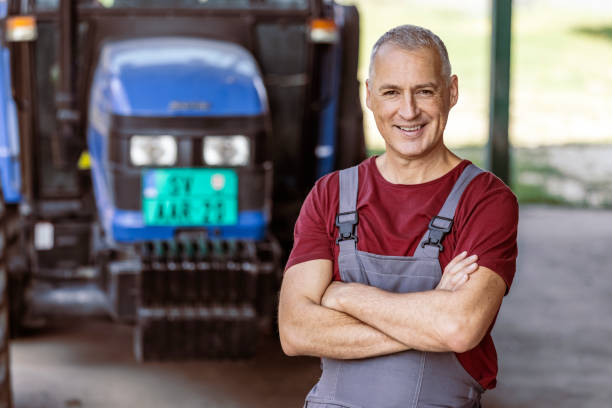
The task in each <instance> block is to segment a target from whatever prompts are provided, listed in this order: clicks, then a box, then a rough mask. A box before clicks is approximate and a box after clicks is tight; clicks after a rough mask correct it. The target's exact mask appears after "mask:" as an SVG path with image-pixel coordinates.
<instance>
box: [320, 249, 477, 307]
mask: <svg viewBox="0 0 612 408" xmlns="http://www.w3.org/2000/svg"><path fill="white" fill-rule="evenodd" d="M477 260H478V256H477V255H472V256H469V257H468V256H467V251H463V252H462V253H460V254H459V255H457V256H456V257H455V258H453V260H452V261H450V262H449V263H448V265H446V268H444V273H443V274H442V279H441V280H440V283H438V286H436V289H437V290H448V291H451V292H454V291H455V290H457V289H459V288H460V287H461V286H463V284H464V283H465V282H467V281H468V279H469V276H470V274H472V273H474V272H475V271H476V270H477V269H478V264H477V263H476V261H477ZM350 285H351V283H344V282H332V283H330V285H329V286H328V287H327V289H326V290H325V293H324V294H323V298H322V299H321V306H325V307H327V308H328V309H333V310H338V311H342V309H341V307H340V297H341V296H342V295H343V294H347V293H350V288H349V286H350ZM353 285H354V284H353ZM347 291H348V292H347Z"/></svg>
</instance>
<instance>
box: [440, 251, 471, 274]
mask: <svg viewBox="0 0 612 408" xmlns="http://www.w3.org/2000/svg"><path fill="white" fill-rule="evenodd" d="M466 256H467V251H463V252H461V253H460V254H459V255H457V256H456V257H454V258H453V259H452V260H451V261H450V262H449V263H448V264H447V265H446V267H445V268H444V272H450V271H451V270H453V268H454V267H455V266H456V265H457V264H458V263H459V262H461V261H462V260H464V259H465V257H466Z"/></svg>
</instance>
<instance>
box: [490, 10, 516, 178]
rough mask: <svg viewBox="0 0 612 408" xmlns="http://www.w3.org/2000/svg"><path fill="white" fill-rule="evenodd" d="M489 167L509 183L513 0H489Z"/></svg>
mask: <svg viewBox="0 0 612 408" xmlns="http://www.w3.org/2000/svg"><path fill="white" fill-rule="evenodd" d="M491 9H492V16H491V22H492V29H491V88H490V89H491V95H490V116H489V142H488V145H487V165H488V168H489V169H490V170H491V171H492V172H493V173H494V174H495V175H497V176H498V177H499V178H500V179H502V180H503V181H504V183H506V184H508V185H510V143H509V141H508V122H509V106H510V42H511V41H510V40H511V35H512V30H511V20H512V0H492V7H491Z"/></svg>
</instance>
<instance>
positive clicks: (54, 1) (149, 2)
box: [36, 0, 309, 11]
mask: <svg viewBox="0 0 612 408" xmlns="http://www.w3.org/2000/svg"><path fill="white" fill-rule="evenodd" d="M308 1H309V0H79V4H80V6H81V7H86V8H149V9H151V8H160V9H188V8H218V9H249V8H252V9H292V10H296V9H297V10H304V9H306V8H308ZM58 7H59V0H36V9H37V10H38V11H45V10H56V9H57V8H58Z"/></svg>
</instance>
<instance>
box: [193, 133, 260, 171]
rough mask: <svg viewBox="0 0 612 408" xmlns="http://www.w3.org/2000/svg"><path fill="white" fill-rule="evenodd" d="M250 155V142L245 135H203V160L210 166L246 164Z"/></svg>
mask: <svg viewBox="0 0 612 408" xmlns="http://www.w3.org/2000/svg"><path fill="white" fill-rule="evenodd" d="M250 155H251V143H250V141H249V138H248V137H246V136H243V135H235V136H206V137H204V151H203V156H204V162H205V163H206V164H208V165H210V166H246V165H247V164H248V163H249V157H250Z"/></svg>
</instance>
